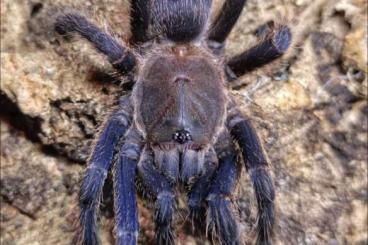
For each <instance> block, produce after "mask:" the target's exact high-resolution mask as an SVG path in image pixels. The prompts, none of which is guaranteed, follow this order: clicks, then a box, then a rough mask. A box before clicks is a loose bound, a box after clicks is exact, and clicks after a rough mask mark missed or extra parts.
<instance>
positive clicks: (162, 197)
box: [138, 149, 176, 245]
mask: <svg viewBox="0 0 368 245" xmlns="http://www.w3.org/2000/svg"><path fill="white" fill-rule="evenodd" d="M152 155H153V154H152V152H151V151H150V150H149V149H144V151H143V153H142V157H141V160H140V161H139V164H138V172H139V177H140V180H141V181H142V184H143V186H144V187H145V189H146V190H147V191H148V192H149V194H150V195H152V197H153V198H154V199H155V200H156V214H155V223H156V244H158V245H162V244H164V245H166V244H174V243H175V241H174V234H173V232H172V220H173V215H174V211H175V206H176V200H175V194H174V191H173V186H172V184H171V183H170V181H169V180H168V179H167V178H166V177H165V176H163V175H162V174H161V173H160V172H159V171H158V170H157V169H156V168H155V166H154V163H153V156H152Z"/></svg>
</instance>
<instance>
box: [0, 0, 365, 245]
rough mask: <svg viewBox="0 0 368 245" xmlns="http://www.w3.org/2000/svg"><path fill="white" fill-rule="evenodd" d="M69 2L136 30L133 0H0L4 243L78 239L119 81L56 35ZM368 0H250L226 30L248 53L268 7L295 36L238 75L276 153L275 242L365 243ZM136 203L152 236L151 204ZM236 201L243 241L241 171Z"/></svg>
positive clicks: (87, 51) (248, 205) (106, 208)
mask: <svg viewBox="0 0 368 245" xmlns="http://www.w3.org/2000/svg"><path fill="white" fill-rule="evenodd" d="M220 2H221V1H220V0H217V1H215V3H216V5H215V9H216V11H214V13H216V12H218V11H219V10H220V6H221V5H220V4H219V3H220ZM65 6H68V7H70V8H77V9H80V10H82V11H83V12H85V13H87V14H89V15H90V16H92V17H93V19H95V20H96V22H97V23H100V24H101V25H102V26H106V25H105V24H106V23H108V26H109V27H110V28H109V29H112V30H114V32H115V34H116V36H117V37H120V38H121V39H122V40H124V39H126V38H127V37H128V36H129V28H128V27H129V18H128V12H129V8H128V1H113V0H93V1H92V0H90V1H71V0H57V1H51V0H45V1H42V2H37V1H34V0H26V1H20V0H4V1H2V2H1V16H2V17H1V91H0V119H1V181H0V185H1V191H0V194H1V202H2V205H1V207H0V218H1V219H0V228H1V244H16V245H18V244H70V242H71V240H72V237H73V232H74V226H73V223H74V222H75V220H76V218H77V216H78V208H77V194H78V190H79V187H78V185H79V180H80V176H81V174H82V172H83V168H84V166H83V165H84V163H85V160H86V158H87V156H88V152H89V148H90V143H91V141H92V139H93V136H94V133H95V132H96V126H97V125H99V124H100V122H101V121H102V120H103V117H104V115H105V114H106V113H107V112H108V111H109V109H110V108H111V106H112V105H113V104H114V103H115V98H116V97H117V95H119V94H121V92H120V91H121V90H122V87H124V86H119V85H120V82H119V81H118V79H119V77H117V76H116V74H114V73H113V70H112V68H111V67H110V65H109V64H108V63H107V62H106V61H105V60H104V59H103V57H101V56H100V55H98V54H97V53H96V52H94V51H93V50H92V49H91V48H90V46H88V45H86V44H85V43H84V42H80V41H77V40H72V41H68V40H64V39H62V38H60V37H57V36H55V34H54V33H53V31H52V28H51V23H52V21H53V18H54V17H55V15H56V14H57V13H58V12H60V11H61V10H62V9H64V7H65ZM366 7H367V5H366V1H364V0H339V1H333V0H316V1H304V0H298V1H295V0H286V1H285V0H283V1H281V0H272V1H261V0H249V1H248V5H247V7H246V8H245V10H244V11H243V14H242V16H241V18H240V20H239V23H238V24H237V26H236V27H235V29H234V31H233V32H232V33H231V35H230V38H229V40H228V41H227V45H228V46H227V48H226V52H227V54H236V53H238V52H241V51H242V50H244V49H245V48H247V47H249V46H251V45H253V44H255V43H256V37H255V35H254V32H255V30H256V29H257V28H258V27H259V26H260V25H262V24H264V23H266V22H267V21H269V20H276V21H281V22H283V23H287V24H289V25H290V26H291V28H292V31H293V35H294V43H293V48H292V49H290V51H289V52H288V53H287V54H286V55H285V56H284V57H283V58H282V59H281V60H280V61H278V62H275V63H273V64H271V65H269V66H267V67H265V69H262V70H257V71H254V72H252V73H251V74H248V75H247V76H244V77H241V78H240V79H239V80H238V81H237V82H236V83H235V84H234V88H235V89H236V91H235V92H234V93H235V94H236V96H237V97H238V98H239V100H240V101H242V102H243V104H244V107H245V111H246V112H247V114H249V115H250V116H251V117H252V118H253V121H254V123H255V125H256V127H257V128H258V130H259V133H260V135H261V136H262V138H263V141H264V143H265V148H266V150H267V152H268V156H269V158H270V160H271V162H272V163H273V168H272V172H273V175H274V180H275V185H276V189H277V199H276V200H277V201H276V205H277V217H278V221H277V225H276V241H277V242H276V244H365V243H366V242H367V239H368V238H367V233H366V231H367V229H368V227H367V222H368V220H367V215H368V213H367V201H368V198H367V197H368V195H367V174H368V172H367V154H368V153H367V147H368V145H367V130H368V125H367V123H368V118H367V115H368V106H367V93H368V91H367V72H368V70H367V28H366V27H367V26H366V23H367V22H366V19H367V15H366ZM111 200H112V199H111V182H110V183H109V184H107V185H106V187H105V193H104V205H103V206H102V212H101V214H102V215H101V219H102V220H101V221H102V222H101V230H102V239H103V244H113V236H112V229H113V219H112V210H111ZM139 205H140V214H141V216H140V223H141V234H140V235H141V237H140V239H141V242H142V244H146V243H149V242H150V241H152V239H153V236H154V235H153V223H152V221H151V218H152V217H151V214H152V211H151V210H150V209H149V208H150V206H152V205H149V204H147V203H144V202H140V203H139ZM238 206H239V209H240V222H241V227H242V229H243V233H242V234H244V241H245V242H246V243H247V244H248V243H250V242H251V240H252V239H253V235H254V232H253V231H254V230H253V229H254V223H255V216H256V208H255V200H254V198H253V193H252V188H251V186H250V184H249V180H248V177H247V175H246V174H245V173H244V174H243V177H242V182H241V185H240V186H239V201H238ZM181 207H182V205H181V204H180V205H179V208H181ZM151 208H152V207H151ZM183 213H185V212H183ZM180 224H181V223H180V222H179V224H178V225H177V227H182V225H180ZM189 230H190V229H181V230H179V231H178V237H179V239H180V241H181V243H182V244H195V243H196V241H195V239H193V237H192V235H191V234H189ZM197 244H201V242H199V241H198V240H197Z"/></svg>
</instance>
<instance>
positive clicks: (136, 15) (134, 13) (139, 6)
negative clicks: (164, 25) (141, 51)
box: [130, 0, 151, 44]
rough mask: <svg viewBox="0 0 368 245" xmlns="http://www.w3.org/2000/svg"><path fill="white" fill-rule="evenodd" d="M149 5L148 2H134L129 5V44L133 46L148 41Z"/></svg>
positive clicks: (144, 0)
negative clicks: (130, 34) (130, 33)
mask: <svg viewBox="0 0 368 245" xmlns="http://www.w3.org/2000/svg"><path fill="white" fill-rule="evenodd" d="M150 3H151V2H150V1H149V0H134V1H131V3H130V4H131V7H130V8H131V14H130V15H131V22H130V30H131V32H132V37H131V38H130V42H131V43H133V44H137V43H143V42H145V41H147V39H148V33H147V30H148V26H149V21H150V10H149V9H150Z"/></svg>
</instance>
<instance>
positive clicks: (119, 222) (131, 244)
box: [114, 129, 141, 245]
mask: <svg viewBox="0 0 368 245" xmlns="http://www.w3.org/2000/svg"><path fill="white" fill-rule="evenodd" d="M140 151H141V147H140V139H139V134H138V133H137V131H136V130H135V129H131V130H130V131H129V132H128V134H127V136H126V139H125V143H124V145H123V146H122V149H121V152H120V156H119V158H118V160H117V162H116V163H115V168H114V170H115V171H114V211H115V232H116V244H117V245H135V244H137V241H138V230H139V223H138V210H137V200H136V191H135V175H136V169H137V162H138V159H139V156H140Z"/></svg>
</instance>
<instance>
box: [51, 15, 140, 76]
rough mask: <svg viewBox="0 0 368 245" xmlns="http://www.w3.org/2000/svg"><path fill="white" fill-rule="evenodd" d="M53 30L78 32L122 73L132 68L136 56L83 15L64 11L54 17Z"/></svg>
mask: <svg viewBox="0 0 368 245" xmlns="http://www.w3.org/2000/svg"><path fill="white" fill-rule="evenodd" d="M54 25H55V31H56V32H57V33H59V34H60V35H70V34H74V33H76V34H79V35H80V36H81V37H83V38H85V39H86V40H88V41H89V42H90V43H92V44H93V46H94V47H95V48H96V49H97V50H98V51H100V52H101V53H103V54H104V55H106V56H107V58H108V60H109V62H110V63H111V64H112V66H113V67H114V68H115V69H116V70H117V71H119V72H120V73H122V74H126V73H128V72H130V71H131V70H133V68H134V67H135V65H136V58H135V56H134V54H133V53H132V52H130V51H129V50H128V48H127V47H125V46H123V45H122V44H120V43H119V42H118V41H117V40H115V39H114V38H113V37H112V36H110V35H109V34H107V33H105V32H103V31H102V30H100V29H99V28H98V27H97V26H96V25H94V24H93V23H91V22H90V21H89V20H87V19H86V18H85V17H84V16H82V15H80V14H78V13H76V12H71V13H66V14H63V15H60V16H58V17H57V18H56V22H55V24H54Z"/></svg>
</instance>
